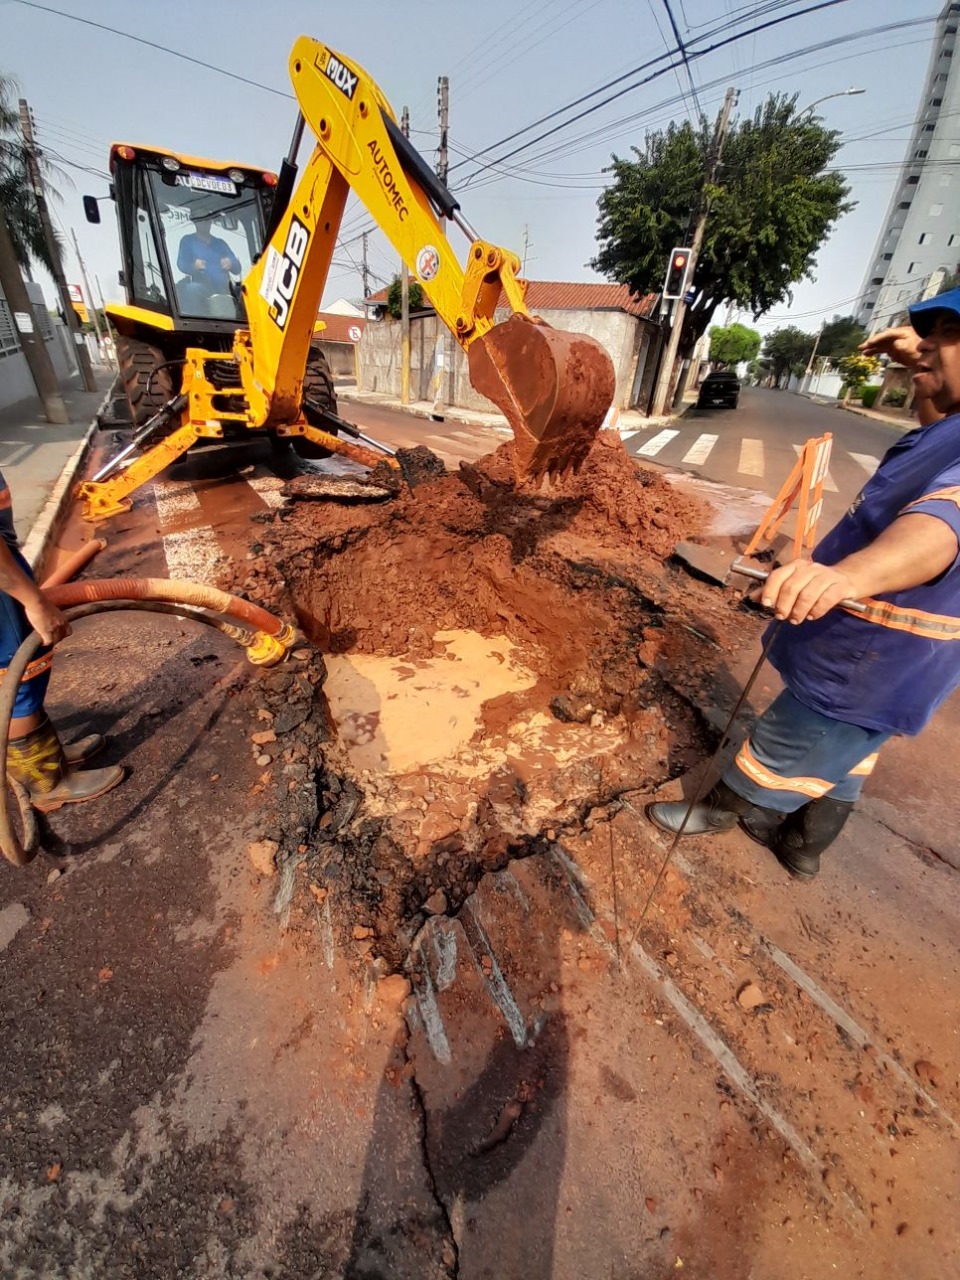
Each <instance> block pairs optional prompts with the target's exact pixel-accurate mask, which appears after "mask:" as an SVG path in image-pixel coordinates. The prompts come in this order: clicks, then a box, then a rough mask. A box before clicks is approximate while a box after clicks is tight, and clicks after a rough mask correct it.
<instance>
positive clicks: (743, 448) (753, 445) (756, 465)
mask: <svg viewBox="0 0 960 1280" xmlns="http://www.w3.org/2000/svg"><path fill="white" fill-rule="evenodd" d="M737 470H738V471H739V472H740V474H741V475H744V476H762V475H763V441H762V440H748V439H747V438H746V436H745V437H744V438H743V439H742V440H741V441H740V463H739V465H738V466H737Z"/></svg>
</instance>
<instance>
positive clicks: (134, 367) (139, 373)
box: [117, 336, 175, 429]
mask: <svg viewBox="0 0 960 1280" xmlns="http://www.w3.org/2000/svg"><path fill="white" fill-rule="evenodd" d="M165 362H166V357H165V356H164V354H163V352H162V351H160V350H159V348H157V347H152V346H151V345H150V343H149V342H141V340H140V339H139V338H124V337H122V336H121V337H118V338H117V363H118V364H119V366H120V381H121V382H122V383H123V390H124V393H125V395H126V397H127V403H128V404H129V406H130V417H131V419H132V421H133V425H134V427H136V428H138V429H139V428H140V427H142V426H143V425H144V424H145V423H147V422H149V421H150V419H151V418H152V417H153V415H154V414H155V413H158V412H159V411H160V410H161V409H162V408H163V406H164V405H165V404H166V403H167V401H168V400H170V399H171V398H172V397H173V396H174V394H175V391H174V386H173V378H172V377H171V376H170V370H169V369H166V368H162V367H161V366H163V365H164V363H165Z"/></svg>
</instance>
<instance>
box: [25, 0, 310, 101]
mask: <svg viewBox="0 0 960 1280" xmlns="http://www.w3.org/2000/svg"><path fill="white" fill-rule="evenodd" d="M14 3H15V4H19V5H23V6H24V8H26V9H37V10H39V11H41V12H42V13H53V14H56V16H57V17H58V18H66V19H67V20H68V21H70V22H79V23H80V24H81V25H82V26H85V27H95V28H96V29H97V30H98V31H106V32H107V33H108V34H109V35H112V36H121V37H122V38H123V39H124V40H132V41H133V42H134V43H135V44H142V45H145V46H146V47H147V48H148V49H156V50H157V52H158V53H167V54H169V55H170V57H171V58H181V59H182V60H183V61H184V62H191V63H193V65H194V66H195V67H204V68H205V69H206V70H207V71H216V72H217V73H218V74H220V75H222V76H228V77H229V78H230V79H231V80H238V81H239V82H240V83H241V84H248V85H251V86H252V87H253V88H254V89H263V91H264V92H265V93H272V94H275V95H276V96H277V97H278V98H287V99H289V100H290V101H291V102H295V101H296V98H295V97H294V95H293V94H292V93H286V92H285V91H284V90H283V89H275V88H274V87H273V85H271V84H263V83H262V81H260V80H252V79H251V78H250V77H249V76H242V75H240V74H239V73H238V72H236V71H228V70H227V69H226V67H220V66H217V64H216V63H214V62H204V60H203V59H202V58H195V57H194V56H193V55H192V54H190V53H184V52H183V51H182V50H180V49H171V48H170V46H169V45H165V44H158V43H157V41H155V40H147V39H145V38H144V37H143V36H135V35H134V34H133V33H132V32H130V31H121V30H120V28H119V27H109V26H107V24H106V23H104V22H94V20H93V19H92V18H82V17H81V16H80V15H79V14H78V13H67V12H65V10H63V9H53V8H51V7H50V5H46V4H37V2H36V0H14Z"/></svg>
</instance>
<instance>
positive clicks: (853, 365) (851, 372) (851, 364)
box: [837, 353, 880, 396]
mask: <svg viewBox="0 0 960 1280" xmlns="http://www.w3.org/2000/svg"><path fill="white" fill-rule="evenodd" d="M837 368H838V369H839V370H840V376H841V377H842V378H843V380H844V382H845V383H846V384H847V386H848V387H849V388H850V393H851V395H853V396H858V395H859V394H860V392H861V391H862V390H863V386H864V383H865V382H866V380H867V379H868V378H869V377H870V375H871V374H872V373H876V372H877V370H878V369H879V368H880V361H879V360H878V359H877V357H876V356H862V355H860V354H859V353H857V354H855V355H849V356H844V357H843V359H842V360H839V361H838V362H837Z"/></svg>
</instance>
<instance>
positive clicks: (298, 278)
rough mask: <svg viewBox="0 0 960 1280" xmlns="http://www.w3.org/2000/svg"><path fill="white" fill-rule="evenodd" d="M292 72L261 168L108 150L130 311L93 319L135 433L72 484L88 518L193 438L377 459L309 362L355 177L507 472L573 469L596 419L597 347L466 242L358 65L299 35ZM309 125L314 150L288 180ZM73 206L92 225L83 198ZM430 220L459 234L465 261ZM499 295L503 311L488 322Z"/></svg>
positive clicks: (601, 364) (495, 255)
mask: <svg viewBox="0 0 960 1280" xmlns="http://www.w3.org/2000/svg"><path fill="white" fill-rule="evenodd" d="M290 75H291V79H292V81H293V87H294V90H295V93H296V97H297V100H298V104H299V114H298V117H297V123H296V126H295V129H294V134H293V139H292V142H291V145H290V150H289V152H288V155H287V158H286V159H285V160H284V162H283V164H282V166H281V170H280V174H279V177H278V178H276V179H274V177H273V175H272V174H266V173H262V172H260V171H257V170H255V169H251V168H250V167H249V166H245V165H234V164H222V165H220V164H212V163H209V162H204V161H200V160H197V159H194V158H191V157H186V156H181V155H178V154H175V153H172V152H168V151H163V150H159V149H157V148H144V147H139V146H130V145H127V144H122V145H119V144H118V145H115V146H114V147H113V148H112V150H111V156H110V165H111V174H112V178H113V195H114V199H115V200H116V202H117V210H118V218H119V222H120V233H121V243H122V247H123V258H124V281H125V284H126V288H127V298H128V302H127V305H125V306H122V307H113V308H109V309H108V311H109V314H110V315H111V318H112V320H113V323H114V325H115V327H116V328H117V330H118V333H119V335H120V336H119V354H120V356H121V367H122V369H123V370H124V382H125V387H126V391H127V397H128V399H129V400H130V402H131V407H132V410H133V416H134V421H135V426H136V430H135V434H134V436H133V439H132V440H131V442H130V443H129V444H128V445H126V446H125V447H124V449H122V450H121V451H120V453H119V454H117V456H116V457H114V458H112V459H111V460H110V461H109V462H108V463H107V464H106V465H105V466H104V467H102V468H101V470H100V471H99V472H98V473H97V475H96V476H95V477H94V479H93V480H91V481H88V482H85V483H83V484H81V485H80V486H79V488H78V495H79V496H80V498H81V499H82V500H83V510H84V515H85V516H86V518H87V519H89V520H99V519H103V518H105V517H107V516H111V515H114V514H116V513H118V512H120V511H124V510H126V509H128V508H129V505H130V494H131V493H133V491H134V490H136V489H137V488H138V487H139V486H140V485H142V484H144V483H145V482H146V481H147V480H149V479H150V478H151V477H153V476H155V475H156V474H157V473H158V472H160V471H161V470H163V468H164V467H166V466H167V465H169V464H170V463H171V462H173V461H175V460H176V459H177V458H178V457H179V456H181V455H182V454H183V453H185V452H186V450H187V449H189V448H190V446H191V445H192V444H194V443H196V442H197V441H198V440H203V439H204V438H223V436H224V434H225V433H226V434H228V435H229V434H236V433H237V432H246V431H263V430H266V431H268V432H270V433H271V434H272V435H274V436H275V437H276V438H277V439H279V440H287V439H288V440H292V441H294V442H295V443H296V444H298V445H299V446H300V448H301V450H308V451H309V450H313V451H333V452H337V453H345V454H347V455H348V456H350V457H353V458H355V459H356V460H357V461H361V462H365V463H368V464H372V463H373V462H374V461H379V460H380V457H378V453H377V451H378V450H379V451H380V453H381V454H383V453H386V454H389V453H390V450H388V449H386V447H385V446H382V445H379V446H378V445H376V442H375V441H371V440H369V439H368V438H367V437H363V436H362V435H361V433H359V432H356V429H355V428H351V427H350V424H348V423H345V422H343V420H342V419H340V418H338V417H337V415H336V414H335V413H333V412H332V408H331V406H332V405H333V403H334V402H333V396H332V382H331V380H330V378H329V371H328V370H327V369H326V366H325V364H322V363H320V362H319V361H318V360H317V359H316V356H314V357H313V358H312V359H311V340H312V338H313V334H314V326H315V322H316V319H317V310H318V307H319V303H320V298H321V296H322V293H323V289H324V285H325V283H326V280H327V275H328V272H329V270H330V264H331V261H332V259H333V254H334V247H335V244H336V240H337V235H338V232H339V229H340V222H341V219H342V217H343V211H344V206H345V204H346V200H347V194H348V191H349V190H350V189H351V188H352V189H353V191H354V192H355V193H356V195H357V196H358V197H359V198H360V199H361V200H362V201H363V203H364V205H365V206H366V207H367V209H368V210H369V212H370V214H371V215H372V216H373V217H374V219H375V220H376V222H377V223H378V224H379V226H380V227H381V228H382V229H383V231H384V234H385V235H386V236H387V238H388V239H389V240H390V242H391V244H392V245H393V247H394V249H396V251H397V253H398V254H399V255H400V257H401V258H402V260H403V261H404V262H405V263H406V264H407V266H408V267H409V269H410V271H411V272H412V273H413V274H414V276H415V278H416V279H417V280H419V282H420V284H421V285H422V287H423V290H424V292H425V294H426V295H427V297H428V298H429V300H430V302H431V304H432V305H433V307H434V308H435V310H436V312H437V314H438V315H439V316H440V317H441V319H442V320H443V321H444V323H445V324H446V325H447V326H448V328H449V329H450V331H451V332H452V333H453V335H454V337H455V338H456V340H457V341H458V342H459V343H460V345H461V346H462V347H463V348H464V350H465V351H466V353H467V359H468V366H469V370H470V379H471V382H472V383H473V385H474V387H475V388H476V389H477V390H478V391H480V392H481V393H482V394H483V395H485V396H487V397H488V399H490V400H492V401H493V402H494V404H496V405H497V406H498V408H499V409H500V410H501V412H502V413H503V414H504V416H505V417H506V418H507V420H508V422H509V423H510V426H511V427H512V429H513V433H514V459H515V470H516V473H517V476H518V478H525V477H531V478H533V479H539V478H542V477H543V476H544V475H545V474H549V475H551V476H553V475H556V474H558V473H563V472H565V471H567V470H568V469H570V468H576V467H578V466H579V465H580V463H582V461H583V459H584V458H585V457H586V454H587V453H588V451H589V449H590V446H591V444H592V442H593V439H594V437H595V435H596V433H597V431H598V430H599V429H600V426H601V424H602V422H603V419H604V417H605V416H606V413H607V410H608V409H609V407H610V404H611V402H612V400H613V395H614V373H613V365H612V362H611V360H610V357H609V356H608V354H607V353H606V351H605V350H604V349H603V348H602V347H601V346H600V345H599V344H598V343H596V342H595V341H594V340H593V339H592V338H589V337H587V336H585V335H582V334H575V333H567V332H564V331H562V330H558V329H553V328H551V327H550V326H549V325H547V324H546V323H544V322H543V321H542V320H539V319H538V318H537V317H535V316H531V315H530V313H529V312H528V310H527V308H526V306H525V304H524V293H525V289H526V285H525V282H524V281H523V280H521V279H519V278H518V272H519V270H520V263H519V260H518V259H517V258H516V257H515V256H514V255H513V254H511V253H508V252H506V251H505V250H504V249H500V248H498V247H497V246H496V245H493V244H489V243H487V242H486V241H485V240H482V239H481V238H480V236H479V235H478V234H477V232H476V231H475V230H474V229H473V227H472V226H471V225H470V223H469V222H468V221H467V220H466V218H465V217H464V216H463V214H462V213H461V210H460V206H459V203H458V201H457V199H456V197H455V196H454V195H453V194H452V193H451V192H450V191H449V190H448V189H447V188H446V187H445V186H444V185H443V184H442V183H441V182H440V181H439V179H438V178H437V177H436V175H435V174H434V173H433V172H432V170H431V169H430V167H429V166H428V165H427V163H426V161H425V160H424V159H423V157H422V156H420V155H419V153H418V152H417V151H416V150H415V149H414V147H413V146H412V145H411V144H410V141H409V139H407V138H406V137H405V136H404V134H403V133H402V132H401V130H400V128H399V127H398V125H397V122H396V118H395V116H394V113H393V111H392V109H391V107H390V104H389V103H388V102H387V100H386V98H385V97H384V96H383V94H382V93H381V92H380V90H379V89H378V87H377V86H376V84H375V83H374V82H373V80H372V79H371V78H370V77H369V76H368V75H367V73H366V72H365V71H364V70H363V68H362V67H360V66H358V65H357V64H356V63H355V62H353V61H352V60H351V59H349V58H347V57H345V56H344V55H343V54H341V53H338V52H336V51H335V50H333V49H330V48H328V47H327V46H326V45H324V44H321V43H320V42H319V41H317V40H313V39H310V38H308V37H306V36H302V37H300V39H298V40H297V42H296V44H295V45H294V48H293V51H292V53H291V55H290ZM307 126H309V129H310V131H311V132H312V134H313V135H314V138H315V145H314V149H313V153H312V155H311V157H310V160H309V162H308V163H307V165H306V168H305V169H304V172H303V175H302V176H301V177H300V179H299V181H297V159H296V158H297V154H298V152H299V150H300V145H301V141H302V138H303V134H304V131H305V129H306V127H307ZM271 195H272V200H269V197H270V196H271ZM268 200H269V214H268V213H267V207H268ZM85 205H86V208H87V214H88V217H92V220H94V221H98V220H99V212H98V206H97V204H96V201H95V200H93V199H91V198H87V199H86V200H85ZM441 218H446V219H449V220H450V221H451V222H453V223H455V224H456V225H457V226H458V227H459V228H460V230H461V231H462V232H463V233H464V234H465V235H466V237H467V238H468V240H469V242H470V243H469V249H468V253H467V259H466V266H465V267H461V265H460V262H459V261H458V259H457V257H456V256H455V254H454V252H453V249H452V248H451V246H450V244H449V242H448V240H447V237H446V235H445V234H444V232H443V230H442V226H441V221H440V219H441ZM261 234H262V239H259V240H258V236H260V235H261ZM503 301H505V302H506V305H507V306H508V307H509V309H510V311H511V312H512V315H511V316H510V318H509V319H507V320H505V321H503V322H501V323H495V321H494V313H495V311H496V308H497V307H498V306H500V305H503ZM340 433H348V434H350V435H353V436H354V441H351V440H349V439H346V438H344V436H343V435H342V434H340ZM358 440H359V443H358V442H357V441H358Z"/></svg>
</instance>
